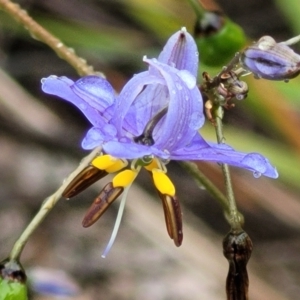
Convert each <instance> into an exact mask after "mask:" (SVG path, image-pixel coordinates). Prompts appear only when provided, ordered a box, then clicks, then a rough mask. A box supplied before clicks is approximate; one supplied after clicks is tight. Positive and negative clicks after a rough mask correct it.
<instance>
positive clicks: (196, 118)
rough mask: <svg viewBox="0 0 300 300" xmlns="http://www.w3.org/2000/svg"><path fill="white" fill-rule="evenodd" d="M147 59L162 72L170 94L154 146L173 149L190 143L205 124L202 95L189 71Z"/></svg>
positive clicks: (156, 129) (156, 131)
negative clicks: (165, 113)
mask: <svg viewBox="0 0 300 300" xmlns="http://www.w3.org/2000/svg"><path fill="white" fill-rule="evenodd" d="M145 61H146V62H147V63H149V64H150V65H151V66H152V67H153V68H156V69H157V70H158V71H159V72H160V74H161V76H163V78H164V80H165V85H166V86H167V88H168V91H169V98H170V100H169V107H168V112H167V115H166V117H165V118H164V119H163V120H162V121H161V122H160V123H159V124H158V125H157V127H156V128H155V130H154V141H155V147H156V148H158V149H162V150H168V151H169V152H172V151H174V150H175V149H177V148H181V147H184V145H186V144H188V143H189V142H190V141H191V139H192V138H193V137H194V136H195V134H196V133H197V130H198V129H199V128H200V127H201V126H202V125H203V123H204V115H203V104H202V96H201V94H200V92H199V90H198V88H197V86H196V80H194V79H195V78H194V76H193V75H192V74H190V73H189V75H188V71H185V72H184V73H182V71H178V70H176V69H175V68H173V67H170V66H168V65H166V64H162V63H160V62H158V61H157V60H148V59H147V60H145ZM193 80H194V81H193Z"/></svg>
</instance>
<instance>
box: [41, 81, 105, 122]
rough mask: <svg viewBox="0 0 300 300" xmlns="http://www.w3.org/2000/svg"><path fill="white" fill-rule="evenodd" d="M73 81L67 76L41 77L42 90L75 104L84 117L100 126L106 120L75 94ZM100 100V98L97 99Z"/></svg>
mask: <svg viewBox="0 0 300 300" xmlns="http://www.w3.org/2000/svg"><path fill="white" fill-rule="evenodd" d="M73 85H74V82H73V81H72V80H70V79H68V78H67V77H57V76H49V77H48V78H43V79H42V90H43V91H44V92H45V93H47V94H51V95H56V96H58V97H60V98H62V99H64V100H67V101H69V102H71V103H73V104H74V105H75V106H77V107H78V108H79V109H80V110H81V111H82V112H83V114H84V115H85V116H86V118H87V119H88V120H89V121H90V122H91V123H92V124H93V125H94V126H96V127H102V126H103V125H104V124H105V123H106V122H105V120H104V119H103V117H102V116H101V113H100V112H99V111H98V110H96V109H95V108H94V107H93V106H91V104H90V103H89V102H87V101H86V99H83V98H80V97H79V96H77V95H76V94H75V93H74V92H73V90H72V86H73ZM99 101H100V100H99Z"/></svg>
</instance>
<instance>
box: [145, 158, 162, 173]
mask: <svg viewBox="0 0 300 300" xmlns="http://www.w3.org/2000/svg"><path fill="white" fill-rule="evenodd" d="M158 167H159V166H158V163H157V159H153V160H152V162H151V163H150V164H149V165H147V166H144V168H145V169H146V170H148V171H152V170H153V169H157V168H158Z"/></svg>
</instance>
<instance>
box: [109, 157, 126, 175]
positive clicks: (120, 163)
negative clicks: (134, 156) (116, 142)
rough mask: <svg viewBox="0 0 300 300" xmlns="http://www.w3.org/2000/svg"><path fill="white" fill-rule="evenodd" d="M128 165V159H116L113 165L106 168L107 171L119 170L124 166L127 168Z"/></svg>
mask: <svg viewBox="0 0 300 300" xmlns="http://www.w3.org/2000/svg"><path fill="white" fill-rule="evenodd" d="M127 165H128V162H127V161H126V160H121V159H118V160H116V161H115V163H114V164H113V165H112V166H110V167H108V168H106V169H105V171H106V172H107V173H114V172H118V171H120V170H122V169H123V168H125V167H126V166H127Z"/></svg>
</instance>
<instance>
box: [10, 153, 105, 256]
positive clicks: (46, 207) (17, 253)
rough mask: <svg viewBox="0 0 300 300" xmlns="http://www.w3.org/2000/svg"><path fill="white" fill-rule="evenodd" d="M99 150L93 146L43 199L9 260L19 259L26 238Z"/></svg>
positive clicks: (15, 245) (16, 243)
mask: <svg viewBox="0 0 300 300" xmlns="http://www.w3.org/2000/svg"><path fill="white" fill-rule="evenodd" d="M99 152H100V148H99V147H97V148H95V149H94V150H93V151H92V152H91V153H90V154H89V155H88V156H86V157H85V158H84V159H83V160H82V161H81V163H80V164H79V166H78V167H77V169H76V170H75V171H74V172H72V173H71V174H70V175H69V176H68V177H67V178H66V179H65V180H64V182H63V184H62V185H61V187H60V188H59V189H58V190H57V191H56V192H55V193H54V194H52V195H51V196H49V197H48V198H46V199H45V201H44V202H43V204H42V206H41V208H40V210H39V211H38V213H37V214H36V215H35V217H34V218H33V219H32V220H31V222H30V223H29V224H28V226H27V227H26V228H25V230H24V231H23V233H22V234H21V235H20V237H19V238H18V240H17V241H16V242H15V244H14V246H13V248H12V250H11V252H10V255H9V259H10V260H11V261H12V260H19V259H20V256H21V254H22V251H23V249H24V247H25V245H26V243H27V241H28V239H29V238H30V236H31V235H32V234H33V232H34V231H35V230H36V229H37V227H38V226H39V225H40V224H41V223H42V221H43V220H44V219H45V218H46V216H47V215H48V214H49V212H50V211H51V210H52V208H53V207H54V206H55V204H56V203H57V202H58V201H59V199H60V198H61V195H62V193H63V192H64V190H65V188H66V187H67V186H68V185H69V183H70V182H71V181H72V180H73V179H74V178H75V177H76V176H77V175H78V174H79V173H80V172H81V171H82V170H83V169H84V168H86V167H87V166H88V165H89V164H90V162H91V161H92V160H93V159H94V158H95V157H96V156H97V155H98V154H99Z"/></svg>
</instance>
